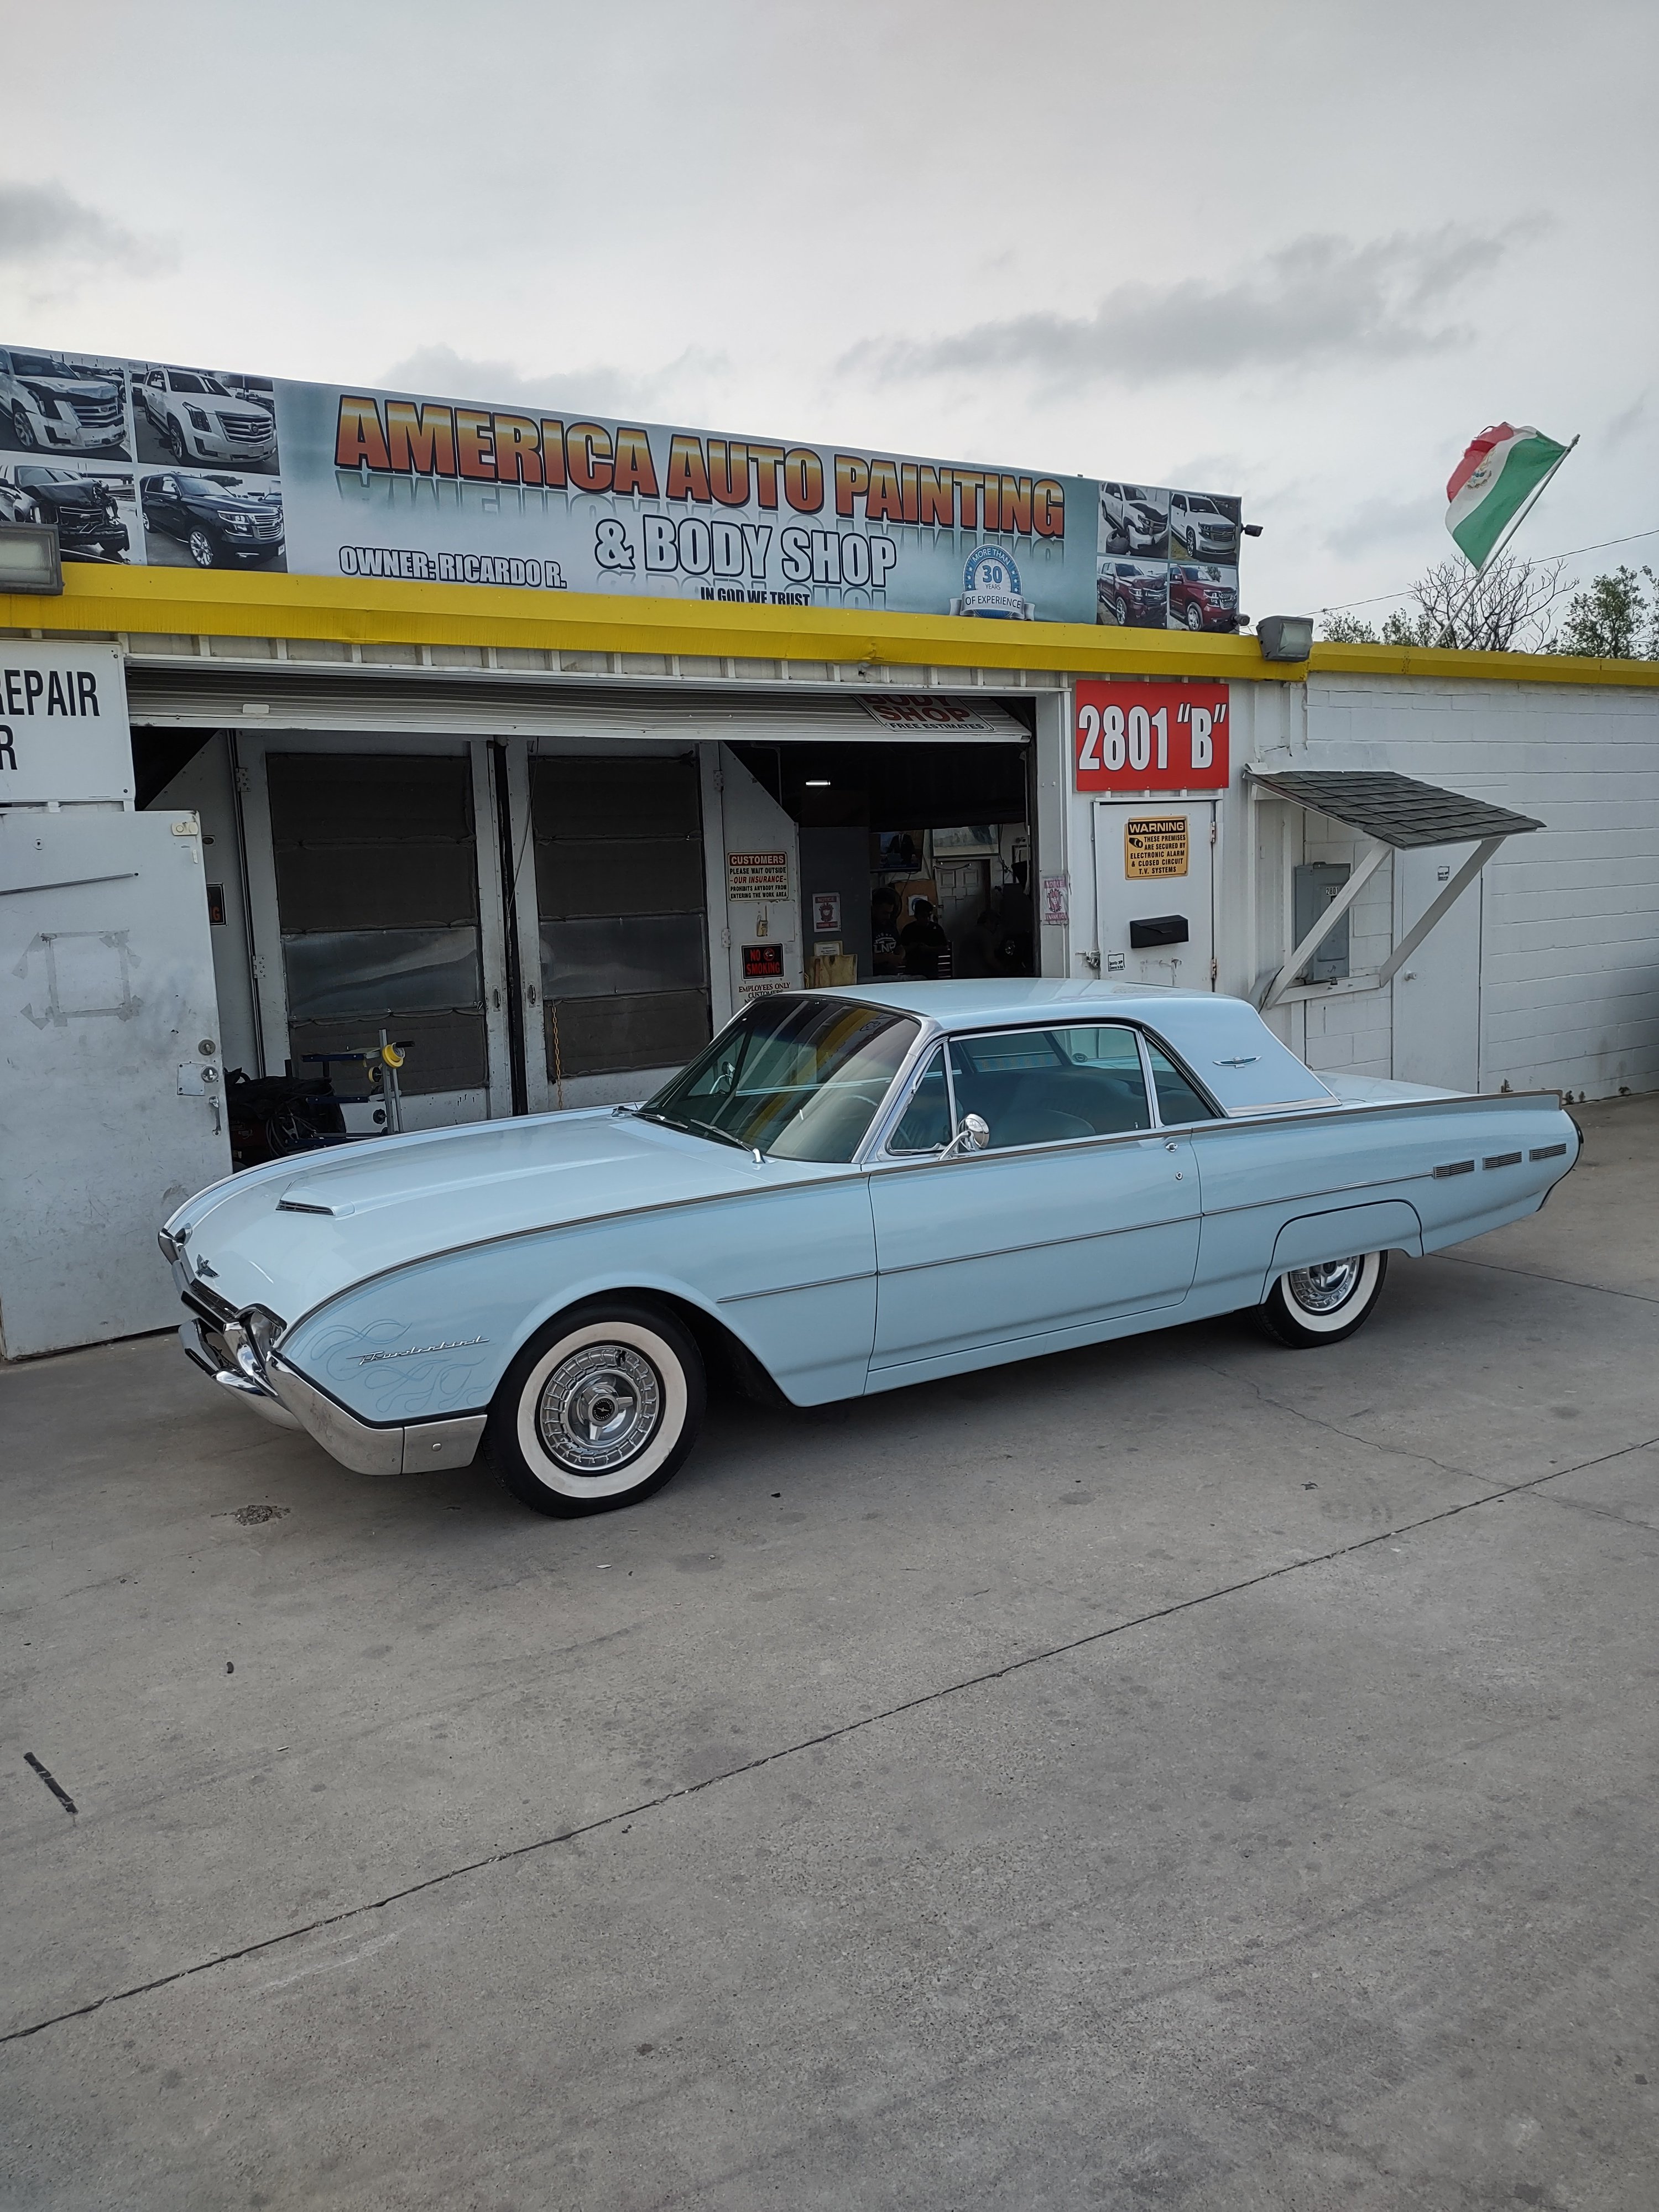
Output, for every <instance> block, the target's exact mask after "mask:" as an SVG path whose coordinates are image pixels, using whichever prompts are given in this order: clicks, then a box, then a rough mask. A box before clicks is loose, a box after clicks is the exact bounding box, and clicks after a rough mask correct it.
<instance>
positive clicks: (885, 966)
mask: <svg viewBox="0 0 1659 2212" xmlns="http://www.w3.org/2000/svg"><path fill="white" fill-rule="evenodd" d="M898 927H899V899H898V893H897V892H896V890H894V889H893V886H892V885H891V884H877V886H876V888H875V890H873V891H872V894H871V896H870V964H871V966H872V968H873V969H875V972H876V974H877V975H902V974H903V973H904V955H903V953H902V952H901V951H900V950H899V940H898Z"/></svg>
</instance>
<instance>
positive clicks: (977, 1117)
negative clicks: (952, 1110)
mask: <svg viewBox="0 0 1659 2212" xmlns="http://www.w3.org/2000/svg"><path fill="white" fill-rule="evenodd" d="M990 1141H991V1125H990V1123H989V1122H988V1121H987V1120H986V1119H985V1116H984V1115H982V1114H964V1115H963V1117H962V1127H960V1128H959V1129H958V1130H957V1133H956V1135H955V1136H954V1137H952V1138H951V1141H950V1143H949V1144H948V1145H947V1146H945V1150H944V1151H943V1152H941V1153H940V1154H939V1158H940V1159H942V1160H953V1159H955V1158H957V1155H958V1154H959V1153H962V1152H983V1151H984V1150H985V1147H986V1146H987V1145H988V1144H989V1143H990Z"/></svg>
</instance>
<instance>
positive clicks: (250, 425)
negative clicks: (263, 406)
mask: <svg viewBox="0 0 1659 2212" xmlns="http://www.w3.org/2000/svg"><path fill="white" fill-rule="evenodd" d="M219 428H221V429H222V431H223V432H224V434H225V435H226V437H227V438H229V439H231V440H233V441H234V443H235V444H237V445H239V446H263V445H267V444H269V443H270V416H269V415H222V416H220V417H219Z"/></svg>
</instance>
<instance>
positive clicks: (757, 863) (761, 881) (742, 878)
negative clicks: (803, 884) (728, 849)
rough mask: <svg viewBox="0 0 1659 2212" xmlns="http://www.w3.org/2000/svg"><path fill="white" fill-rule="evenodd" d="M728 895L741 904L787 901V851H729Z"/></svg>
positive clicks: (727, 862)
mask: <svg viewBox="0 0 1659 2212" xmlns="http://www.w3.org/2000/svg"><path fill="white" fill-rule="evenodd" d="M726 897H727V898H728V899H732V900H734V901H735V902H737V903H738V904H739V905H754V906H766V905H769V904H771V903H773V902H777V903H779V904H783V903H785V902H787V900H788V897H789V855H788V854H787V853H728V854H726Z"/></svg>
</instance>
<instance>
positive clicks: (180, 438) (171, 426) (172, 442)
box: [167, 416, 190, 461]
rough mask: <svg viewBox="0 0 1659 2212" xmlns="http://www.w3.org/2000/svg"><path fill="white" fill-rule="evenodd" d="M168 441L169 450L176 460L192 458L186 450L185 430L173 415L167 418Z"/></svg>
mask: <svg viewBox="0 0 1659 2212" xmlns="http://www.w3.org/2000/svg"><path fill="white" fill-rule="evenodd" d="M167 448H168V451H169V452H170V453H172V455H173V459H174V460H175V461H187V460H188V459H190V455H189V454H188V453H186V452H185V434H184V430H183V428H182V427H181V426H180V425H179V423H177V422H174V421H173V419H172V417H171V416H169V417H168V419H167Z"/></svg>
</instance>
